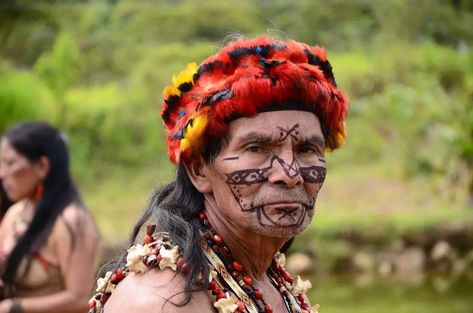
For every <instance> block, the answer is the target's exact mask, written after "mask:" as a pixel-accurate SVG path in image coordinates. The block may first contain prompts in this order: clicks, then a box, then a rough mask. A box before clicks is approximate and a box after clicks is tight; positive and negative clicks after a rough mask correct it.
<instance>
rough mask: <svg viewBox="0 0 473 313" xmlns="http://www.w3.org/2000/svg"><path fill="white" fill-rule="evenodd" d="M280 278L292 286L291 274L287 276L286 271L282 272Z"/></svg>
mask: <svg viewBox="0 0 473 313" xmlns="http://www.w3.org/2000/svg"><path fill="white" fill-rule="evenodd" d="M282 277H283V278H284V280H285V281H287V282H288V283H290V284H292V283H293V282H294V280H293V279H292V276H291V274H289V272H288V271H283V272H282Z"/></svg>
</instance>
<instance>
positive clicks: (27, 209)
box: [0, 122, 99, 313]
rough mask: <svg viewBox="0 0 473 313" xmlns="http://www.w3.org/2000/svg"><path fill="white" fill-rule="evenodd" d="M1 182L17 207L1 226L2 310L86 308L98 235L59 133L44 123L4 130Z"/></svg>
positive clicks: (92, 276)
mask: <svg viewBox="0 0 473 313" xmlns="http://www.w3.org/2000/svg"><path fill="white" fill-rule="evenodd" d="M0 180H1V181H2V183H3V187H4V188H5V191H6V194H7V195H8V197H9V198H10V199H11V200H12V201H15V202H16V203H15V204H14V205H13V206H12V207H11V208H10V209H9V210H8V212H7V213H6V215H5V217H4V219H3V222H2V224H1V226H0V268H1V269H0V273H1V280H2V284H3V295H2V299H3V300H2V301H1V302H0V313H4V312H10V313H17V312H24V313H29V312H37V313H40V312H51V313H52V312H84V311H86V309H87V299H88V296H89V294H90V291H91V287H92V285H93V280H94V274H95V269H96V264H97V261H98V256H99V253H98V251H99V234H98V232H97V229H96V226H95V222H94V220H93V218H92V217H91V216H90V214H89V213H88V212H87V210H86V209H85V207H84V206H83V204H82V201H81V199H80V196H79V193H78V191H77V189H76V188H75V186H74V184H73V182H72V179H71V176H70V172H69V156H68V149H67V146H66V142H65V141H64V139H63V138H62V137H61V135H60V133H59V132H58V131H57V130H56V129H55V128H54V127H52V126H50V125H49V124H47V123H45V122H26V123H22V124H17V125H14V126H13V127H11V128H9V129H8V130H7V131H6V132H5V134H4V136H3V138H2V140H1V145H0Z"/></svg>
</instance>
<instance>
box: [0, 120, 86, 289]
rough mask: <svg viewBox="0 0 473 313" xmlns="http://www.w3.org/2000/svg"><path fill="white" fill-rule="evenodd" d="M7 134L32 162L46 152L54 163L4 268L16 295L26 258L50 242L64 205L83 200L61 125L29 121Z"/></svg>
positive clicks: (18, 151) (5, 277)
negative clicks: (77, 186)
mask: <svg viewBox="0 0 473 313" xmlns="http://www.w3.org/2000/svg"><path fill="white" fill-rule="evenodd" d="M4 138H5V139H6V140H7V141H8V143H9V144H10V145H11V146H12V147H13V149H15V151H16V152H17V153H19V154H20V155H22V156H24V157H26V158H27V159H28V161H29V162H30V163H32V164H34V163H36V162H38V161H39V159H40V158H41V157H43V156H45V157H47V158H48V159H49V165H50V168H49V171H48V173H47V176H46V177H45V179H44V180H43V182H42V184H43V186H44V193H43V196H42V197H41V199H40V200H39V201H38V202H37V203H36V208H35V213H34V215H33V218H32V220H31V223H30V225H29V226H28V228H27V230H26V231H25V233H24V234H23V235H22V236H21V237H20V238H19V239H18V241H17V243H16V245H15V247H14V248H13V250H12V252H11V253H10V255H9V256H8V258H7V260H6V264H5V266H4V268H3V273H2V276H1V279H2V281H3V283H4V284H5V286H6V287H7V288H6V291H7V292H8V295H7V296H14V294H15V284H16V282H17V279H18V277H19V275H20V274H23V273H19V266H20V264H21V262H22V261H23V260H25V259H26V260H29V261H31V257H32V253H34V252H36V251H38V250H39V249H40V248H41V247H42V246H43V245H44V244H45V243H46V240H47V239H48V236H49V235H50V233H51V230H52V228H53V226H54V223H55V222H56V220H57V219H58V217H59V216H60V215H61V213H62V212H63V211H64V209H65V208H66V207H67V206H68V205H69V204H71V203H79V204H80V203H81V200H80V197H79V194H78V192H77V189H76V188H75V186H74V183H73V181H72V178H71V176H70V172H69V153H68V149H67V145H66V142H65V140H64V138H63V137H62V136H61V134H60V133H59V131H58V130H57V129H55V128H54V127H52V126H51V125H49V124H48V123H46V122H41V121H32V122H25V123H21V124H16V125H14V126H12V127H11V128H9V129H7V131H6V132H5V134H4ZM71 235H72V234H71ZM72 245H74V236H72Z"/></svg>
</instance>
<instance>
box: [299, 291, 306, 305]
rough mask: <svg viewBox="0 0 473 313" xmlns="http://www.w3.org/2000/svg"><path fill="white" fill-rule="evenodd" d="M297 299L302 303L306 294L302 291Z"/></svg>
mask: <svg viewBox="0 0 473 313" xmlns="http://www.w3.org/2000/svg"><path fill="white" fill-rule="evenodd" d="M297 300H299V302H300V303H302V302H305V298H304V295H303V294H302V293H300V294H299V295H298V296H297Z"/></svg>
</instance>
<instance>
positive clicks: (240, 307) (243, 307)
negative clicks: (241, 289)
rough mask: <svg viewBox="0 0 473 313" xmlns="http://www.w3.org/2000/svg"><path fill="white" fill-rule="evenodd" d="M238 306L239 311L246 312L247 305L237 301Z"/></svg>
mask: <svg viewBox="0 0 473 313" xmlns="http://www.w3.org/2000/svg"><path fill="white" fill-rule="evenodd" d="M237 305H238V309H239V310H240V311H242V312H243V311H244V310H245V305H244V304H243V302H241V301H240V300H238V301H237Z"/></svg>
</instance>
